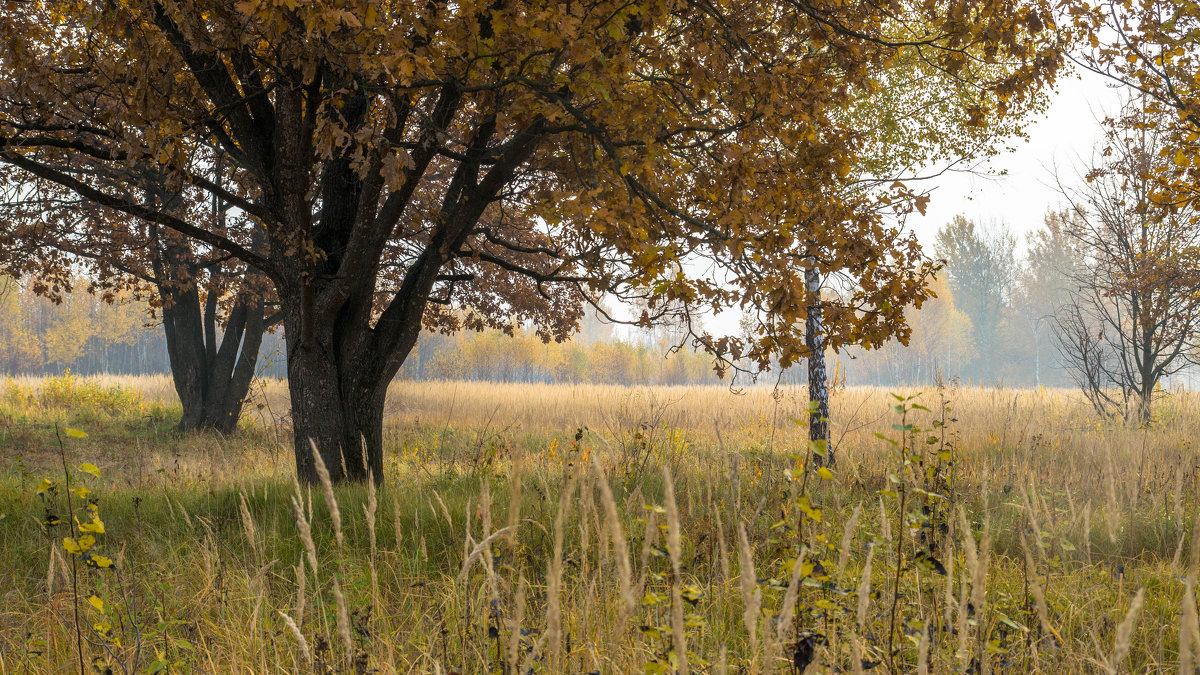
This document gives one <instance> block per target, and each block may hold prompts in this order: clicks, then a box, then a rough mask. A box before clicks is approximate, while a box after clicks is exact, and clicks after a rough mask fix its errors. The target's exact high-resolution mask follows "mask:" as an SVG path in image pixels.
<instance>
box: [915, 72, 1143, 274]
mask: <svg viewBox="0 0 1200 675" xmlns="http://www.w3.org/2000/svg"><path fill="white" fill-rule="evenodd" d="M1122 94H1123V92H1122V90H1120V89H1117V88H1114V87H1112V86H1110V85H1109V84H1108V83H1107V82H1106V81H1105V80H1104V79H1103V78H1101V77H1100V76H1098V75H1095V74H1092V73H1084V74H1082V75H1070V76H1069V77H1068V78H1067V79H1064V80H1062V81H1061V82H1060V83H1059V86H1058V90H1057V91H1056V92H1055V93H1054V94H1052V96H1051V101H1050V105H1049V107H1048V108H1047V110H1046V113H1045V114H1044V115H1043V116H1041V117H1040V118H1039V119H1037V121H1036V122H1034V123H1033V124H1032V125H1031V126H1030V127H1029V129H1028V132H1029V140H1028V142H1022V141H1017V142H1016V143H1017V149H1016V151H1014V152H1011V153H1006V154H1003V155H1001V156H999V157H996V158H995V159H994V160H992V161H991V162H990V165H989V168H990V173H991V174H993V175H978V176H977V175H970V174H962V173H959V174H952V175H946V176H942V177H939V178H937V179H935V180H932V181H930V184H931V185H934V186H936V187H935V188H934V190H933V195H932V199H931V201H930V203H929V208H928V210H927V211H926V215H925V216H923V217H922V216H919V215H916V216H914V217H912V218H910V219H909V226H910V227H912V229H913V230H914V231H915V232H916V233H917V236H918V237H919V238H920V239H921V242H922V243H923V244H925V245H926V246H927V247H929V248H930V252H931V253H932V246H933V238H934V235H935V234H936V233H937V230H938V228H940V227H941V226H942V225H944V224H945V223H946V222H947V221H949V220H950V219H951V218H953V217H954V215H955V214H959V213H961V214H963V215H965V216H967V217H968V218H971V219H972V220H975V221H976V222H977V223H985V222H989V221H996V222H1003V223H1006V224H1007V225H1008V226H1009V228H1010V229H1011V230H1012V231H1013V232H1014V233H1015V234H1017V238H1018V241H1020V242H1021V244H1022V248H1023V244H1024V239H1025V237H1024V234H1025V233H1026V232H1029V231H1030V230H1033V229H1036V228H1037V227H1038V226H1039V225H1040V224H1041V222H1042V218H1043V216H1044V215H1045V213H1046V209H1047V208H1052V207H1061V206H1062V202H1063V200H1062V197H1061V196H1060V195H1059V194H1058V191H1057V189H1056V188H1055V187H1054V170H1055V165H1056V164H1057V167H1058V171H1059V175H1061V176H1062V178H1063V180H1064V182H1066V181H1069V180H1075V179H1077V176H1078V175H1079V173H1080V168H1081V167H1082V166H1083V165H1084V163H1085V162H1088V161H1089V160H1090V159H1091V155H1092V149H1093V148H1094V147H1096V146H1097V145H1099V144H1100V142H1101V138H1102V135H1103V130H1102V128H1101V126H1100V120H1101V119H1103V118H1104V116H1105V115H1111V114H1114V113H1116V112H1117V109H1118V108H1119V105H1120V101H1121V97H1122ZM1002 171H1006V172H1007V173H1006V174H1005V175H995V174H1000V172H1002Z"/></svg>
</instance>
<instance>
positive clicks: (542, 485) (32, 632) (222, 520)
mask: <svg viewBox="0 0 1200 675" xmlns="http://www.w3.org/2000/svg"><path fill="white" fill-rule="evenodd" d="M807 409H808V405H807V400H806V392H805V391H803V390H800V389H795V388H781V389H778V390H773V389H771V388H764V387H754V388H748V389H745V390H730V389H729V388H727V387H690V388H689V387H679V388H674V387H659V388H623V387H611V386H593V385H576V386H567V385H509V384H487V383H477V382H397V383H396V384H395V385H394V386H393V390H392V392H391V396H390V397H389V403H388V413H387V417H386V425H385V426H386V429H385V451H386V470H385V474H386V476H385V480H384V482H383V484H381V485H373V484H371V485H353V486H331V485H327V484H322V485H314V486H306V485H298V484H297V483H296V482H295V481H294V478H293V476H294V471H293V468H292V467H293V465H294V457H293V456H292V452H293V451H292V444H291V439H290V435H289V431H288V419H287V397H286V387H285V385H284V383H281V382H277V381H261V382H258V383H256V385H255V399H254V401H253V402H251V404H250V405H248V406H247V410H246V413H245V419H244V420H243V423H242V427H241V430H240V433H239V434H237V435H234V436H230V437H219V436H215V435H204V434H189V435H182V434H179V433H178V432H176V431H174V429H173V425H174V419H175V418H176V417H177V416H178V414H179V413H178V405H177V403H176V402H175V400H174V395H173V392H172V390H171V386H170V382H169V380H168V379H167V378H165V377H148V378H110V377H102V378H79V377H75V376H64V377H58V378H45V379H42V378H14V379H9V380H6V381H0V673H61V672H72V671H80V670H82V672H99V673H106V672H112V673H134V672H137V673H144V672H163V673H165V672H185V673H190V672H196V673H218V672H219V673H294V672H320V673H425V672H428V673H482V672H489V673H527V672H534V673H543V672H544V673H606V674H607V673H626V672H646V673H669V672H681V673H688V672H693V673H698V672H705V673H786V672H793V673H795V672H808V673H814V672H815V673H859V672H921V673H951V672H972V673H989V672H996V673H1000V672H1011V673H1023V672H1055V673H1090V672H1109V673H1125V672H1137V673H1147V672H1179V671H1184V672H1191V671H1193V670H1194V665H1193V664H1195V663H1197V662H1200V661H1197V658H1198V655H1197V650H1200V624H1198V622H1197V613H1196V605H1195V586H1196V583H1197V578H1198V575H1200V536H1198V535H1197V532H1200V519H1197V518H1196V515H1197V513H1198V509H1200V475H1198V473H1197V469H1198V468H1200V462H1198V461H1197V456H1196V451H1195V448H1194V447H1193V442H1194V439H1196V438H1197V437H1198V436H1197V432H1200V396H1198V395H1196V394H1190V393H1183V392H1176V393H1169V394H1165V395H1164V398H1163V400H1162V402H1161V404H1160V405H1159V407H1158V409H1157V411H1156V416H1155V420H1154V422H1153V424H1152V425H1150V426H1149V427H1147V428H1134V427H1129V426H1125V425H1122V424H1119V423H1117V422H1113V421H1106V420H1099V419H1097V418H1096V417H1095V415H1094V414H1093V413H1092V412H1091V409H1090V408H1089V407H1088V406H1087V405H1086V403H1085V402H1084V401H1083V399H1082V398H1081V397H1080V396H1078V395H1077V394H1075V393H1074V392H1070V391H1064V390H1046V389H1040V390H1009V389H979V388H971V387H963V386H956V385H946V386H941V387H929V388H926V389H923V390H909V391H891V390H884V389H872V388H856V387H851V388H842V389H839V390H837V391H836V392H834V394H833V398H832V414H831V418H832V422H833V424H832V429H833V431H832V436H833V444H834V451H835V454H836V464H835V465H834V466H832V467H826V466H824V465H819V464H818V463H817V462H816V461H815V460H814V458H813V453H812V452H811V451H812V450H813V448H810V446H809V444H808V442H807V440H806V439H807V429H806V428H805V427H804V424H803V420H804V418H805V417H806V414H807ZM816 450H818V451H819V450H821V449H820V448H816Z"/></svg>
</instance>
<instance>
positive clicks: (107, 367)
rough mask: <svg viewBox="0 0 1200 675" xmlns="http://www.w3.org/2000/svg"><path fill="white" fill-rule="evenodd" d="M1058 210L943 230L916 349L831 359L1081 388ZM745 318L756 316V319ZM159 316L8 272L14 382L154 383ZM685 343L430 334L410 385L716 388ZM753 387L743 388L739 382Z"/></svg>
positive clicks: (600, 329) (849, 376) (642, 334)
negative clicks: (1061, 332)
mask: <svg viewBox="0 0 1200 675" xmlns="http://www.w3.org/2000/svg"><path fill="white" fill-rule="evenodd" d="M1069 217H1070V216H1069V214H1068V213H1065V212H1051V213H1049V214H1047V216H1046V218H1045V222H1044V223H1043V224H1042V225H1041V227H1039V228H1037V229H1035V230H1033V231H1032V232H1031V233H1030V234H1029V235H1028V236H1027V238H1026V239H1025V240H1024V241H1018V239H1017V237H1016V236H1014V235H1013V234H1012V233H1011V232H1010V231H1009V229H1008V228H1007V227H1006V226H1005V225H1004V224H1002V223H999V222H996V221H989V222H985V223H976V222H974V221H972V220H968V219H967V218H965V217H962V216H959V217H957V218H955V219H954V221H953V222H951V223H948V224H946V225H945V226H944V227H943V228H942V229H941V230H940V231H939V232H938V234H937V239H936V241H935V245H934V247H933V254H934V255H935V256H936V257H938V258H940V259H942V260H944V261H945V263H946V264H945V267H944V269H943V272H942V273H941V274H940V275H939V278H938V279H937V280H936V281H935V282H934V285H933V289H934V292H935V293H936V294H937V297H936V298H934V299H932V300H931V301H929V302H927V303H926V304H925V305H924V306H923V307H922V308H921V309H919V310H913V311H911V313H910V323H911V325H912V328H913V333H912V337H911V341H910V343H909V344H908V345H902V344H900V343H899V342H890V343H888V344H887V345H885V346H884V347H883V348H881V349H878V350H870V351H868V350H863V349H856V348H849V349H845V350H842V352H841V353H840V354H833V353H832V352H831V353H830V354H829V357H828V358H829V359H830V361H831V362H833V361H835V360H836V362H837V363H838V367H837V376H838V377H839V378H844V382H845V383H846V384H871V385H879V386H895V385H920V384H929V383H932V382H934V381H935V380H936V379H937V377H938V376H939V375H941V376H942V377H947V378H950V377H958V378H959V379H961V380H962V381H963V382H971V383H975V384H981V385H991V384H996V385H1007V386H1038V385H1044V386H1069V384H1070V382H1069V380H1068V378H1067V375H1066V373H1065V372H1064V370H1063V368H1062V365H1061V358H1060V355H1059V353H1058V351H1057V349H1056V347H1055V345H1054V343H1053V335H1052V333H1053V322H1052V319H1053V315H1054V313H1055V311H1056V310H1058V309H1059V308H1060V307H1061V306H1062V305H1064V304H1065V303H1066V302H1067V296H1068V291H1069V289H1070V287H1071V283H1072V282H1071V279H1070V270H1071V269H1072V266H1073V265H1074V264H1075V261H1076V259H1077V254H1076V253H1075V252H1074V248H1073V247H1072V245H1071V242H1070V241H1069V240H1068V238H1067V235H1066V234H1065V233H1064V231H1063V223H1064V221H1065V219H1067V218H1069ZM743 323H744V322H743ZM159 324H160V322H159V321H158V318H157V313H156V311H155V310H154V308H152V307H151V306H150V305H149V304H148V303H146V302H145V301H142V300H139V299H137V298H134V297H132V296H128V297H122V298H118V299H117V301H116V302H113V303H108V302H104V301H103V300H102V299H100V298H98V297H96V296H93V295H90V294H87V293H71V294H67V295H65V296H64V298H63V301H62V302H61V303H58V304H55V303H54V302H52V301H50V300H47V299H45V298H43V297H41V296H39V295H37V294H36V293H34V292H32V291H31V290H30V289H28V288H26V287H25V286H23V285H21V284H20V283H18V282H16V281H14V280H12V279H11V278H0V369H2V370H3V372H4V374H7V375H34V374H46V375H50V374H57V373H61V372H62V371H64V370H68V369H69V370H71V371H72V372H75V373H79V374H100V373H109V374H122V375H148V374H162V373H169V372H170V368H169V362H168V359H167V348H166V341H165V339H164V337H163V333H162V329H161V326H160V325H159ZM679 342H680V336H679V335H678V331H676V330H672V328H671V326H669V325H667V326H659V327H656V328H654V329H650V330H643V329H638V328H631V327H627V326H618V325H613V324H611V323H606V322H605V321H604V320H602V319H600V318H599V317H597V315H596V314H595V313H594V312H592V313H589V314H588V315H587V316H586V317H585V319H584V321H583V324H582V326H581V327H580V330H579V332H577V333H576V334H575V335H574V337H573V338H572V339H571V340H569V341H566V342H563V343H557V342H545V341H543V340H541V339H539V338H538V337H537V336H536V335H535V334H534V332H533V330H532V329H531V328H524V329H522V328H517V329H516V330H515V331H514V335H513V336H512V337H511V338H510V336H507V335H505V334H503V333H502V332H501V331H499V330H485V331H482V332H470V331H467V332H460V333H454V334H451V335H446V334H440V333H426V334H425V335H423V336H422V337H421V339H420V340H419V342H418V345H417V348H416V350H415V352H414V354H413V355H412V356H411V357H410V358H409V360H408V361H407V362H406V363H405V365H404V367H403V368H402V369H401V370H400V374H399V378H400V379H416V380H422V379H462V380H492V381H497V382H542V383H596V384H663V385H679V384H706V383H707V384H716V383H719V382H721V381H722V380H721V379H719V378H718V377H717V376H716V374H715V373H714V372H713V369H712V359H711V357H709V356H708V355H706V354H704V353H702V352H697V351H693V350H691V349H689V348H686V347H685V348H683V349H673V347H675V346H676V345H678V344H679ZM284 352H285V348H284V345H283V340H282V336H281V335H279V331H275V332H271V333H268V334H267V335H265V336H264V338H263V344H262V347H261V350H260V357H259V369H258V370H259V375H260V376H264V377H283V376H285V375H286V364H285V360H284V358H283V354H284ZM776 377H782V381H784V382H790V383H798V382H804V381H805V377H806V376H805V372H804V368H803V367H797V368H794V369H791V370H788V371H785V372H783V373H782V374H780V373H779V371H778V369H776V370H774V371H772V372H770V373H767V374H765V375H763V376H762V377H761V378H760V379H761V381H763V382H766V381H768V380H769V381H770V382H774V381H775V379H776ZM739 383H742V382H739Z"/></svg>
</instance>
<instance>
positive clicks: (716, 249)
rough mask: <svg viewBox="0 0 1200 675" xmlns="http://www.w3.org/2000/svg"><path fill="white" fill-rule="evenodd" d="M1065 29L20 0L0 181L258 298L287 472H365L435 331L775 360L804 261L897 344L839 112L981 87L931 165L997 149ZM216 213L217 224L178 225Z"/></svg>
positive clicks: (644, 6) (928, 13) (894, 198)
mask: <svg viewBox="0 0 1200 675" xmlns="http://www.w3.org/2000/svg"><path fill="white" fill-rule="evenodd" d="M1052 17H1053V13H1052V7H1051V6H1050V4H1049V3H1047V2H1044V1H1042V0H969V1H966V2H958V1H955V2H942V1H937V0H920V1H911V0H910V1H895V2H889V3H886V4H883V5H881V4H878V3H874V2H866V1H861V2H858V1H851V2H841V1H839V2H828V3H811V2H806V1H800V0H796V1H775V2H717V3H701V2H689V1H682V0H679V1H667V0H657V1H651V2H639V3H628V2H623V1H608V0H593V1H591V2H567V3H560V2H547V3H543V2H529V1H510V2H504V1H502V0H491V1H489V2H470V1H468V2H458V3H438V2H430V3H424V4H420V3H418V4H413V3H400V2H386V1H381V2H331V1H318V2H307V3H296V2H261V1H259V0H244V1H243V2H239V3H236V4H233V3H223V2H211V1H206V0H196V1H183V2H172V1H166V0H131V1H129V2H122V3H76V2H66V1H58V0H41V1H34V2H25V3H10V4H9V5H7V6H6V7H5V8H4V9H3V10H0V31H3V34H4V35H5V38H4V40H3V42H0V68H2V69H3V72H4V73H6V74H5V75H4V76H3V77H2V78H0V160H2V161H3V162H5V163H6V164H8V165H10V166H11V167H13V168H14V169H17V170H19V171H20V174H19V177H18V176H17V175H16V174H9V175H8V176H7V178H6V179H7V180H9V181H14V182H19V183H20V184H21V185H22V187H21V188H20V190H23V191H26V192H27V191H28V190H30V189H31V188H29V187H28V185H29V181H32V182H34V183H36V184H38V185H46V186H50V185H52V186H54V188H53V189H54V190H63V191H66V192H67V193H69V194H71V195H73V196H74V197H75V198H79V199H82V200H85V201H86V202H88V203H90V204H92V205H95V206H96V207H101V208H102V209H104V211H102V212H101V211H97V213H110V212H116V213H120V214H123V216H124V217H128V218H132V219H135V220H137V221H138V222H142V223H147V224H152V225H154V226H156V227H158V228H162V229H164V230H169V231H170V232H172V233H173V235H172V236H177V237H180V238H182V239H183V240H185V241H187V242H189V244H190V245H192V246H194V247H195V250H196V254H197V255H202V256H212V257H217V258H228V259H231V260H235V261H237V263H238V264H242V265H246V266H249V267H251V268H254V269H256V270H258V271H260V272H261V273H262V274H263V275H265V277H267V278H268V279H269V280H270V281H271V282H272V283H273V285H274V286H275V289H276V291H277V293H278V296H279V298H280V314H281V318H282V322H283V325H284V328H285V331H286V336H287V342H288V367H289V387H290V389H291V393H292V405H293V417H294V421H295V430H296V442H297V446H296V452H297V462H298V467H299V469H300V472H301V474H302V475H303V476H304V477H306V478H313V477H314V476H315V473H314V468H313V463H312V457H311V453H310V450H309V443H310V442H311V443H312V444H313V445H314V446H315V447H316V448H317V449H318V450H319V452H320V455H321V456H322V458H323V461H324V462H325V464H326V465H327V466H329V467H330V470H331V471H332V472H333V473H334V474H335V476H340V475H342V469H341V468H340V467H344V470H345V472H346V473H347V474H348V475H350V476H359V477H361V476H364V475H365V474H366V472H367V470H368V468H370V469H371V470H374V471H375V472H376V473H378V472H379V471H380V470H381V467H382V454H381V452H380V450H379V448H380V443H381V437H382V422H381V419H382V407H383V396H384V393H385V391H386V385H387V382H388V381H389V380H390V378H391V377H392V375H394V374H395V372H396V371H397V369H398V368H399V367H400V366H401V364H402V363H403V361H404V359H405V357H406V356H407V354H408V353H409V351H410V350H411V349H412V347H413V345H414V344H415V341H416V339H417V336H418V333H419V332H420V330H421V328H422V326H425V327H433V328H440V329H446V330H452V329H456V328H459V327H468V328H479V327H485V326H491V327H499V328H512V327H513V326H515V325H517V324H518V323H523V322H528V323H531V324H533V325H534V326H535V327H536V330H537V331H538V332H539V334H540V335H541V336H542V337H543V338H544V339H561V338H564V337H565V336H567V335H568V334H569V333H570V332H571V331H572V330H573V329H574V327H575V325H576V324H577V322H578V320H579V318H580V316H581V313H582V310H581V303H582V302H587V301H592V302H595V301H596V300H597V299H598V298H599V297H600V296H602V295H609V296H615V297H617V298H630V297H633V296H639V295H640V296H646V297H649V298H650V302H649V303H648V306H649V307H651V308H652V309H653V308H665V307H678V306H682V307H685V308H700V307H711V308H723V307H732V306H739V305H740V306H742V307H756V308H758V309H760V310H762V311H764V312H765V313H766V316H767V317H768V319H767V320H766V321H765V322H764V323H763V325H762V330H761V331H760V333H761V335H760V336H759V338H758V339H756V340H754V341H751V342H750V343H745V342H742V341H739V340H738V339H737V338H728V339H724V340H713V339H711V338H709V337H708V336H706V335H704V334H702V333H700V332H698V331H692V337H693V338H694V339H696V340H698V341H700V342H702V343H704V344H706V346H708V347H709V348H711V349H712V350H713V351H714V352H716V353H717V354H718V355H727V356H729V357H739V356H744V355H746V354H748V353H749V354H753V355H754V357H755V358H756V359H757V360H759V361H761V362H763V363H765V362H767V361H768V360H770V359H771V358H777V359H779V360H780V361H782V362H784V363H787V362H789V361H791V360H794V359H795V358H797V357H799V356H802V355H803V354H804V349H805V348H804V343H803V339H802V337H801V335H800V334H799V333H798V331H797V329H796V326H798V325H802V324H803V321H802V319H803V317H804V316H805V311H806V309H805V308H806V306H807V300H808V293H807V292H806V291H805V286H804V269H805V268H811V267H812V266H813V265H814V264H815V265H817V266H819V267H820V268H821V269H822V271H824V272H827V273H831V272H835V271H837V270H850V272H849V274H850V276H851V277H852V278H853V279H854V286H853V288H852V289H851V290H849V291H848V292H847V295H846V297H847V298H848V299H847V302H846V303H845V305H844V307H840V308H839V307H834V308H832V310H829V311H827V312H826V319H825V320H826V324H827V331H828V334H829V336H830V341H829V342H830V343H831V344H839V343H862V344H868V345H870V344H879V343H880V342H882V341H883V340H884V339H887V338H888V337H890V336H892V335H897V334H898V335H900V336H901V337H903V336H904V335H905V334H906V333H905V331H906V328H905V327H904V311H905V308H906V307H907V306H909V305H910V304H912V303H915V302H919V301H920V300H921V299H923V298H924V297H925V295H926V290H925V270H923V269H922V262H921V256H920V253H919V250H918V249H917V248H916V247H915V243H914V242H912V241H911V239H907V238H899V237H896V236H895V231H894V229H893V228H890V227H888V226H887V224H886V222H885V220H884V214H885V213H887V212H889V211H893V212H900V213H903V212H905V211H906V210H909V209H912V208H918V207H920V206H921V197H920V195H917V194H914V193H913V192H912V191H910V190H909V189H908V188H906V187H904V186H903V185H901V184H887V183H884V184H882V185H879V186H877V188H875V189H869V190H861V189H847V186H850V187H853V184H854V183H855V182H857V181H859V180H861V179H862V178H864V177H874V178H878V175H872V174H871V173H870V162H869V161H867V158H868V157H871V156H872V155H871V154H870V153H871V150H872V148H877V147H878V146H877V143H878V142H879V141H880V139H881V138H883V137H884V135H882V134H881V132H880V131H879V130H880V129H881V128H883V127H880V126H872V125H870V124H862V121H863V119H864V117H863V114H862V113H858V114H856V113H855V110H856V108H857V109H858V110H862V106H863V102H864V101H869V100H870V99H871V97H872V96H876V95H878V94H879V92H882V91H888V90H889V88H891V87H893V86H895V84H896V83H898V82H901V81H903V80H902V78H901V77H900V76H899V75H897V73H912V72H917V71H918V70H919V71H920V72H923V73H925V75H924V77H928V78H933V80H931V81H936V80H941V81H943V82H945V83H953V84H954V85H955V87H956V88H960V89H961V90H962V91H966V92H970V97H969V99H955V101H954V102H953V106H951V107H952V108H953V109H955V110H959V111H961V115H960V116H959V117H956V118H954V119H952V120H949V121H948V122H947V123H946V127H945V128H944V129H942V130H940V131H939V132H938V133H937V134H935V135H934V136H933V138H931V139H925V140H919V139H918V140H916V141H914V142H916V143H917V144H918V145H919V147H920V148H923V149H926V150H929V149H931V148H934V147H936V148H937V149H938V151H939V152H940V151H941V150H945V149H947V148H949V149H953V148H955V147H961V146H960V145H959V143H960V140H961V139H965V138H980V137H981V136H982V134H983V133H984V132H985V131H986V130H987V129H989V128H991V129H993V130H995V129H1011V127H1010V126H1008V125H1011V124H1012V123H1013V121H1014V120H1016V119H1019V117H1020V116H1021V115H1023V114H1025V113H1026V112H1028V111H1029V110H1030V109H1031V108H1033V107H1036V105H1037V103H1036V102H1037V101H1038V100H1039V99H1038V96H1039V92H1040V91H1041V89H1042V88H1043V87H1044V86H1045V85H1047V84H1048V83H1050V82H1052V80H1053V78H1054V75H1055V73H1056V71H1057V68H1058V67H1059V64H1060V62H1061V52H1060V50H1059V45H1058V37H1057V34H1056V32H1055V31H1054V30H1052V28H1053V18H1052ZM914 65H919V68H918V69H917V70H914ZM856 104H857V106H856ZM902 128H903V127H902V125H896V126H894V127H893V128H892V131H891V133H892V134H893V135H894V134H896V133H897V130H899V129H902ZM918 154H919V153H918ZM934 154H936V153H934ZM885 173H886V172H885ZM22 194H25V192H22ZM211 199H216V200H219V201H220V202H221V203H223V204H225V205H227V207H228V208H227V209H226V211H227V217H222V218H202V217H197V216H196V215H195V213H194V211H195V209H194V208H192V206H193V205H197V204H203V203H206V202H207V201H208V200H211ZM74 217H75V216H74V215H73V214H72V212H71V209H70V208H63V209H60V210H59V211H57V212H56V211H54V210H50V211H49V212H43V213H40V214H38V215H37V216H36V217H34V218H32V219H31V220H32V221H35V222H32V223H26V226H27V227H33V228H34V229H35V230H36V229H37V228H39V227H42V225H41V224H40V221H41V220H45V219H50V220H53V219H61V222H65V220H66V219H71V218H74ZM72 228H73V229H72V231H73V232H81V233H82V234H83V236H85V237H94V238H101V239H102V238H104V237H107V236H110V234H111V228H110V227H108V226H107V225H106V223H105V219H104V218H102V217H95V218H87V219H85V220H84V221H83V222H75V221H72ZM11 229H12V228H7V227H6V229H5V231H4V232H3V235H5V236H7V235H10V234H11V231H10V230H11ZM256 233H258V235H260V236H261V237H262V240H261V242H256V241H255V236H256ZM697 270H701V271H697ZM652 319H653V317H652V316H647V317H646V320H652ZM364 442H365V447H366V449H367V452H366V453H365V454H366V455H367V457H368V459H367V461H366V462H364V461H363V460H362V459H361V458H359V455H360V452H359V449H360V447H361V444H362V443H364Z"/></svg>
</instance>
